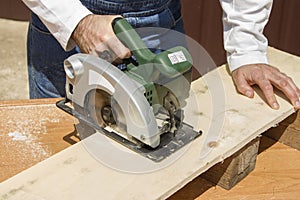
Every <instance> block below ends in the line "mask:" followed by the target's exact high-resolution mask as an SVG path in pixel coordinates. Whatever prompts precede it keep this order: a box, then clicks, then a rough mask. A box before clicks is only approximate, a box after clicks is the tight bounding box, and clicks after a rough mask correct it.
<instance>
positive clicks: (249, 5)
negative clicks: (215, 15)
mask: <svg viewBox="0 0 300 200" xmlns="http://www.w3.org/2000/svg"><path fill="white" fill-rule="evenodd" d="M220 2H221V5H222V8H223V26H224V48H225V50H226V52H227V61H228V64H229V67H230V70H231V71H233V70H235V69H237V68H239V67H240V66H243V65H248V64H254V63H265V64H266V63H268V59H267V46H268V40H267V38H266V37H265V36H264V35H263V30H264V27H265V25H266V24H267V22H268V18H269V15H270V12H271V8H272V2H273V1H272V0H259V1H257V0H220Z"/></svg>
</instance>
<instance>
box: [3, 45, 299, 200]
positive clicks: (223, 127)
mask: <svg viewBox="0 0 300 200" xmlns="http://www.w3.org/2000/svg"><path fill="white" fill-rule="evenodd" d="M269 53H270V61H271V64H273V65H275V66H278V67H280V68H281V69H282V71H283V72H285V73H286V74H288V75H290V76H292V77H294V78H295V79H294V80H295V81H296V83H297V84H298V85H300V80H299V79H297V77H300V68H299V67H298V65H299V63H300V59H299V58H297V57H294V56H292V55H289V54H285V53H283V52H280V51H277V50H275V49H270V51H269ZM220 86H221V87H220ZM222 93H223V94H224V96H223V97H224V98H223V97H222V95H221V94H222ZM260 96H261V95H259V93H258V94H257V95H255V98H254V99H248V98H246V97H243V96H241V95H239V94H237V93H236V90H235V87H234V85H233V83H232V80H231V77H230V76H229V74H228V72H227V69H226V66H222V67H220V68H218V69H216V70H214V71H211V72H209V73H208V74H206V75H205V76H203V77H202V78H201V79H198V80H196V81H194V82H193V83H192V90H191V94H190V98H189V101H188V104H187V105H188V106H187V107H186V108H185V114H186V118H185V119H186V122H188V123H189V124H191V125H193V126H194V127H195V129H196V130H199V129H201V130H203V133H204V134H203V136H201V137H200V138H198V139H197V140H195V141H194V142H193V144H192V145H190V146H189V148H186V149H184V152H179V153H182V155H180V156H179V157H177V159H174V160H172V159H173V158H170V159H169V160H167V161H166V162H167V163H160V164H158V165H155V164H153V163H150V162H149V161H148V160H144V159H143V158H141V157H139V156H137V155H135V154H134V155H132V156H133V158H134V159H133V161H134V162H131V160H130V161H128V160H127V161H125V163H131V164H137V165H140V164H142V165H143V167H145V166H146V167H149V166H150V167H151V166H155V167H157V168H156V169H157V170H154V171H151V172H147V173H128V172H124V171H122V170H116V169H113V168H111V166H109V165H107V163H105V162H101V161H103V160H96V159H95V156H96V155H95V154H91V153H90V151H89V150H90V149H88V148H87V147H90V146H92V145H96V146H97V145H98V143H99V144H100V145H108V143H109V142H104V139H103V138H101V135H100V134H94V135H93V136H91V137H89V138H87V139H86V140H85V141H81V142H80V143H77V144H75V145H73V146H71V147H69V148H67V149H66V150H64V151H62V152H60V153H59V154H56V155H54V156H52V157H50V158H48V159H47V160H45V161H43V162H40V163H38V164H37V165H35V166H34V167H32V168H30V169H28V170H26V171H24V172H22V173H20V174H18V175H16V176H14V177H13V178H11V179H9V180H6V181H4V182H3V183H1V184H0V197H2V198H6V199H20V197H22V198H23V199H24V198H25V199H26V198H27V199H43V198H46V199H86V198H87V196H88V198H89V199H99V197H101V198H103V199H164V198H166V197H168V196H170V195H171V194H173V193H174V192H176V191H177V190H179V189H180V188H182V187H183V186H184V185H186V184H187V183H189V182H190V181H191V180H193V179H194V178H196V177H197V176H198V175H199V174H202V173H203V172H205V171H206V170H208V169H209V168H210V167H212V166H213V165H215V164H216V163H218V162H221V161H223V160H224V159H225V158H227V157H229V156H231V155H232V154H234V153H235V152H237V151H238V150H239V149H241V148H242V147H243V146H245V145H246V144H247V143H249V142H250V141H251V140H253V139H254V138H256V137H257V136H259V135H260V134H261V133H262V132H264V131H265V130H267V129H269V128H270V127H272V126H274V125H275V124H278V123H279V122H280V121H282V120H283V119H285V118H286V117H288V116H289V115H290V114H292V113H293V112H294V109H293V107H292V106H291V105H290V104H289V103H288V102H287V101H286V100H285V99H284V98H281V97H279V96H280V95H279V96H278V100H279V103H280V105H281V108H280V110H277V111H275V110H272V109H270V108H269V107H268V106H266V104H265V102H264V100H263V99H262V98H261V97H260ZM99 137H100V138H99ZM87 144H88V145H87ZM110 144H113V145H116V147H117V148H116V149H119V150H121V151H124V152H125V151H126V149H122V147H119V146H118V145H117V144H114V143H113V142H110ZM98 147H101V146H99V145H98ZM102 151H103V152H104V154H105V155H107V156H108V157H109V158H110V159H111V160H114V159H115V160H116V161H118V162H119V160H120V158H122V159H123V157H120V156H116V157H114V155H113V154H112V152H111V151H108V149H106V148H103V149H102ZM105 151H108V152H107V153H105ZM100 153H101V152H100ZM177 155H178V154H177ZM136 161H137V162H136ZM170 161H172V162H171V163H168V162H170ZM121 163H122V162H121ZM123 164H124V163H123ZM164 164H165V166H163V165H164ZM158 169H159V170H158ZM124 194H126V195H124Z"/></svg>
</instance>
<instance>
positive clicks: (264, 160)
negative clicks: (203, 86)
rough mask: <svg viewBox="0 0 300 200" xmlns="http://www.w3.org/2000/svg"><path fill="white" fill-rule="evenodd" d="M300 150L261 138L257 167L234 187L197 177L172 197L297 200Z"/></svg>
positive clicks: (196, 199) (176, 198)
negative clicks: (224, 187) (227, 187)
mask: <svg viewBox="0 0 300 200" xmlns="http://www.w3.org/2000/svg"><path fill="white" fill-rule="evenodd" d="M299 188H300V155H299V151H297V150H295V149H293V148H291V147H289V146H286V145H283V144H281V143H279V142H276V141H275V140H273V139H270V138H268V137H265V136H263V137H261V141H260V147H259V154H258V157H257V162H256V167H255V169H254V170H253V171H252V172H251V173H250V174H249V175H248V176H247V178H245V179H243V180H242V181H241V182H239V183H238V184H237V185H236V186H235V187H233V188H232V189H230V190H225V189H223V188H221V187H220V186H216V185H215V184H213V183H210V182H208V181H206V180H205V179H203V178H202V177H201V176H199V177H197V178H196V179H195V180H193V181H192V182H191V183H189V184H187V185H186V186H185V187H184V188H182V189H181V190H179V191H178V192H176V193H175V194H174V195H172V196H171V197H170V198H169V199H168V200H182V199H195V200H207V199H211V200H224V199H234V200H240V199H246V200H258V199H297V197H299V195H300V191H299Z"/></svg>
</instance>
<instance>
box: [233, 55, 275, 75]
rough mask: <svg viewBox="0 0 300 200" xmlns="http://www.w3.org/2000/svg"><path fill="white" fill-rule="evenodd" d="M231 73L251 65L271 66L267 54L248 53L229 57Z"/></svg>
mask: <svg viewBox="0 0 300 200" xmlns="http://www.w3.org/2000/svg"><path fill="white" fill-rule="evenodd" d="M227 61H228V65H229V69H230V71H231V72H232V71H234V70H236V69H237V68H239V67H241V66H244V65H249V64H269V61H268V58H267V53H266V52H258V51H253V52H247V53H246V54H234V55H227Z"/></svg>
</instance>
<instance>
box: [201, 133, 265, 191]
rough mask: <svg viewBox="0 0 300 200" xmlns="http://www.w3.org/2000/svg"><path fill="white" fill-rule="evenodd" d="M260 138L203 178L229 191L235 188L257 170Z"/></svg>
mask: <svg viewBox="0 0 300 200" xmlns="http://www.w3.org/2000/svg"><path fill="white" fill-rule="evenodd" d="M259 142H260V137H257V138H255V139H254V140H252V141H251V142H250V143H248V144H247V145H246V146H244V147H243V148H242V149H240V150H239V151H238V152H236V153H235V154H233V155H232V156H230V157H229V158H226V159H225V160H224V161H223V162H221V163H218V164H216V165H214V166H213V167H211V168H210V169H209V170H207V171H206V172H204V173H203V174H202V175H201V177H202V178H204V179H206V180H208V181H210V182H212V183H214V184H217V185H219V186H221V187H223V188H225V189H227V190H229V189H231V188H232V187H234V186H235V185H236V184H237V183H238V182H240V181H241V180H242V179H243V178H245V177H246V176H247V175H248V174H250V172H251V171H253V170H254V168H255V163H256V157H257V153H258V148H259Z"/></svg>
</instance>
